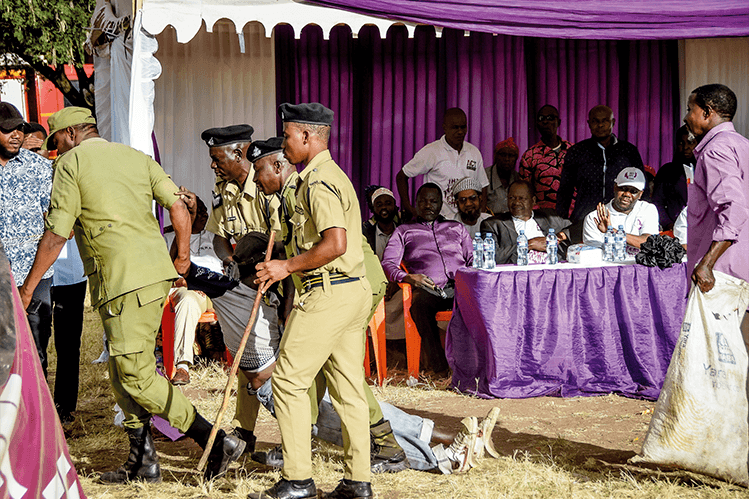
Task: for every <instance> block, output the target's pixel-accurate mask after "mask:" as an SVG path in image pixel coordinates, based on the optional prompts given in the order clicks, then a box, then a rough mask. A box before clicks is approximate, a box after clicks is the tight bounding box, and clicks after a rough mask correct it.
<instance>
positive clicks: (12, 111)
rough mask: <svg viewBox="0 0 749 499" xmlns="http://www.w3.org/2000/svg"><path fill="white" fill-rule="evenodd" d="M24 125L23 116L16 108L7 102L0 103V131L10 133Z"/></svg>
mask: <svg viewBox="0 0 749 499" xmlns="http://www.w3.org/2000/svg"><path fill="white" fill-rule="evenodd" d="M24 123H25V122H24V121H23V116H21V113H20V112H19V111H18V109H17V108H16V106H14V105H13V104H11V103H9V102H0V130H3V131H4V132H6V133H7V132H11V131H13V130H15V129H16V128H18V127H19V126H21V125H23V124H24Z"/></svg>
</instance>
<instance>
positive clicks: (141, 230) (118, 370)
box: [46, 138, 196, 432]
mask: <svg viewBox="0 0 749 499" xmlns="http://www.w3.org/2000/svg"><path fill="white" fill-rule="evenodd" d="M175 192H177V186H176V185H175V184H174V182H172V180H171V179H170V178H169V176H168V175H167V174H166V173H164V170H162V168H161V166H159V164H158V163H156V162H155V161H153V160H152V159H151V158H150V157H148V156H147V155H145V154H143V153H141V152H139V151H136V150H135V149H132V148H130V147H128V146H125V145H122V144H116V143H110V142H107V141H106V140H104V139H102V138H91V139H87V140H84V141H83V142H82V143H81V144H80V145H78V146H77V147H75V148H73V149H71V150H70V151H68V152H67V153H65V154H63V155H62V156H60V157H59V158H58V159H57V161H56V162H55V174H54V180H53V185H52V198H51V203H50V208H49V214H48V216H47V221H46V227H47V229H48V230H50V231H52V232H54V233H55V234H57V235H58V236H62V237H65V238H67V237H68V236H69V235H70V231H71V229H74V230H75V239H76V242H77V244H78V249H79V251H80V254H81V259H82V260H83V267H84V270H85V273H86V275H88V281H89V286H90V291H91V302H92V305H93V307H94V308H96V309H98V311H99V315H100V316H101V319H102V323H103V325H104V331H105V333H106V336H107V341H108V346H109V355H110V358H109V376H110V382H111V384H112V388H113V390H114V394H115V398H116V400H117V404H118V405H119V406H120V407H121V408H122V410H123V411H124V413H125V421H124V426H125V427H126V428H139V427H141V426H143V424H144V423H146V422H148V420H149V419H150V418H151V414H157V415H159V416H161V417H163V418H164V419H166V420H167V421H169V422H170V424H171V425H172V426H174V427H175V428H177V429H179V430H180V431H183V432H184V431H186V430H187V429H188V428H189V427H190V426H191V425H192V423H193V421H194V420H195V414H196V412H195V408H194V407H193V405H192V404H191V403H190V402H189V401H188V400H187V398H185V396H184V395H183V394H182V392H181V391H180V390H179V389H176V388H175V387H173V386H172V385H171V384H170V383H169V382H168V381H167V380H166V379H165V378H163V377H162V376H159V375H157V374H156V359H155V358H154V353H153V352H154V347H155V343H156V332H157V330H158V328H159V324H160V322H161V315H162V312H163V307H164V301H165V299H166V296H167V293H168V292H169V288H170V287H171V281H173V280H174V279H176V278H177V277H178V276H177V273H176V272H175V270H174V266H173V264H172V261H171V259H170V257H169V253H168V251H167V247H166V245H165V244H164V240H163V239H162V237H161V234H160V231H159V225H158V222H157V221H156V219H155V218H154V217H153V215H152V213H151V202H152V200H154V199H155V200H156V201H157V202H158V203H159V204H160V205H162V206H163V207H165V208H167V209H169V208H170V207H171V206H172V205H173V204H174V203H175V202H176V201H177V199H178V197H177V196H176V195H175V194H174V193H175Z"/></svg>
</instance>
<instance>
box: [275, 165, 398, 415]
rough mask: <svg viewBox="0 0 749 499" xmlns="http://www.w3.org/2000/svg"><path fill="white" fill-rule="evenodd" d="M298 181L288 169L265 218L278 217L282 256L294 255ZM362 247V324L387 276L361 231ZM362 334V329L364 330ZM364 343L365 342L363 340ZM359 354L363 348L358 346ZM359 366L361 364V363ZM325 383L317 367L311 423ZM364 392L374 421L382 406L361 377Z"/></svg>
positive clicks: (380, 294)
mask: <svg viewBox="0 0 749 499" xmlns="http://www.w3.org/2000/svg"><path fill="white" fill-rule="evenodd" d="M298 183H299V174H298V173H297V172H292V173H291V174H290V175H289V176H288V177H287V178H286V181H285V182H284V185H283V187H282V189H281V192H280V197H281V206H280V207H279V209H278V212H277V213H278V215H276V214H275V213H273V214H270V215H269V216H268V217H267V218H269V219H274V218H276V219H281V222H280V226H281V237H282V241H283V242H284V248H285V249H286V257H287V258H291V257H292V256H294V252H293V248H292V246H291V244H290V242H291V237H292V232H293V230H292V229H291V213H294V209H295V207H296V188H297V185H298ZM362 251H363V252H364V268H365V274H366V277H367V280H368V281H369V285H370V287H371V288H372V309H371V310H370V314H369V317H368V318H367V320H366V321H365V326H364V327H365V328H366V326H367V324H369V321H370V319H371V318H372V315H374V312H375V309H376V308H377V305H378V304H379V303H380V300H382V298H383V297H384V296H385V290H386V289H387V277H385V272H384V271H383V270H382V265H380V260H379V259H378V258H377V255H375V254H374V252H373V251H372V248H371V247H370V246H369V243H367V240H366V238H364V236H363V235H362ZM292 279H293V281H294V285H295V287H296V289H297V292H298V293H299V295H301V294H302V293H303V292H304V288H303V287H302V281H301V279H300V277H299V276H298V275H297V274H292ZM365 334H366V331H365ZM365 347H366V343H365ZM362 355H363V350H362ZM362 369H363V366H362ZM326 386H327V383H326V382H325V374H324V373H323V372H322V371H321V372H320V373H319V374H318V375H317V377H316V378H315V383H314V384H313V385H312V387H311V388H310V391H309V396H310V408H311V415H312V423H313V424H314V423H316V422H317V416H318V413H319V407H320V401H321V400H322V398H323V396H324V395H325V389H326ZM364 393H365V395H366V396H367V406H368V407H369V424H370V425H373V424H377V423H379V422H380V421H381V420H382V418H383V417H384V416H383V415H382V409H381V408H380V403H379V402H377V399H376V398H375V396H374V394H373V393H372V389H371V388H370V387H369V383H367V380H366V379H364Z"/></svg>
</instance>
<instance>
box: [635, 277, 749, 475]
mask: <svg viewBox="0 0 749 499" xmlns="http://www.w3.org/2000/svg"><path fill="white" fill-rule="evenodd" d="M714 274H715V287H714V288H713V289H712V290H710V291H709V292H708V293H702V292H701V291H700V290H699V288H698V287H696V286H693V287H692V291H691V293H690V295H689V301H688V303H687V311H686V315H685V317H684V322H683V324H682V328H681V335H680V336H679V341H678V343H677V345H676V348H675V350H674V354H673V356H672V358H671V364H670V365H669V367H668V373H667V374H666V379H665V382H664V384H663V389H662V390H661V394H660V397H658V402H657V404H656V406H655V410H654V412H653V419H652V420H651V421H650V427H649V428H648V433H647V435H646V436H645V441H644V443H643V446H642V453H641V454H642V455H641V456H636V457H635V458H633V459H632V461H633V462H638V461H640V462H641V461H645V462H651V463H657V464H665V465H671V466H677V467H681V468H685V469H688V470H692V471H696V472H699V473H703V474H705V475H711V476H715V477H718V478H722V479H725V480H729V481H732V482H734V483H739V484H742V485H744V486H749V475H748V474H747V457H748V456H749V429H748V428H747V418H749V406H748V405H747V386H746V381H747V351H746V346H745V345H744V340H743V338H742V336H741V330H740V326H741V320H742V319H743V317H744V313H745V311H746V308H747V304H749V283H747V282H745V281H743V280H741V279H738V278H735V277H731V276H729V275H726V274H722V273H720V272H714Z"/></svg>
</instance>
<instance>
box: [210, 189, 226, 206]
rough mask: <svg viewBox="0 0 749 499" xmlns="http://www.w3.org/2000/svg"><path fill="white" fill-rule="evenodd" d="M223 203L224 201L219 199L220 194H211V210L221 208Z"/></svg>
mask: <svg viewBox="0 0 749 499" xmlns="http://www.w3.org/2000/svg"><path fill="white" fill-rule="evenodd" d="M223 203H224V199H223V198H222V197H221V194H219V193H218V192H214V193H213V202H212V203H211V206H213V209H214V210H215V209H216V208H218V207H219V206H221V205H222V204H223Z"/></svg>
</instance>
